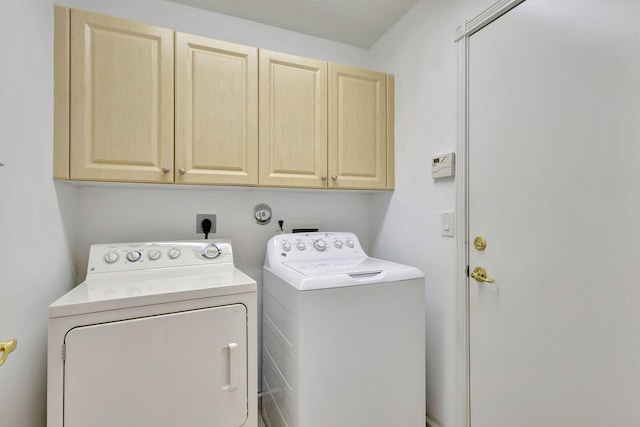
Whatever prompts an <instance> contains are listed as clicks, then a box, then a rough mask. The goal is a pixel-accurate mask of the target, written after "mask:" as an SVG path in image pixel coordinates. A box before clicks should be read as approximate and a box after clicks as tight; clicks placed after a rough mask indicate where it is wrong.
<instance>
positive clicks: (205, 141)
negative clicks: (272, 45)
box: [175, 33, 258, 185]
mask: <svg viewBox="0 0 640 427" xmlns="http://www.w3.org/2000/svg"><path fill="white" fill-rule="evenodd" d="M175 124H176V138H175V145H176V160H175V165H176V168H177V172H178V174H177V175H176V182H177V183H182V184H224V185H230V184H233V185H257V184H258V49H256V48H253V47H248V46H242V45H237V44H232V43H225V42H222V41H218V40H212V39H209V38H205V37H199V36H194V35H191V34H184V33H176V112H175Z"/></svg>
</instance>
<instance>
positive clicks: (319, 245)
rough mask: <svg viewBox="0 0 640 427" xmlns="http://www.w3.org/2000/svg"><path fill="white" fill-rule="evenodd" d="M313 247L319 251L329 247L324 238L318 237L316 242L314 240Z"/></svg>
mask: <svg viewBox="0 0 640 427" xmlns="http://www.w3.org/2000/svg"><path fill="white" fill-rule="evenodd" d="M313 247H314V248H316V250H318V251H324V250H325V249H327V242H325V241H324V240H322V239H318V240H316V241H315V242H313Z"/></svg>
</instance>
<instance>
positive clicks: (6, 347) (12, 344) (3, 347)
mask: <svg viewBox="0 0 640 427" xmlns="http://www.w3.org/2000/svg"><path fill="white" fill-rule="evenodd" d="M16 347H18V341H16V340H15V339H13V340H10V341H0V351H1V352H2V355H1V356H0V366H2V364H3V363H4V361H5V360H7V356H8V355H9V353H11V352H12V351H13V350H15V349H16Z"/></svg>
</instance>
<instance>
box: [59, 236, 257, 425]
mask: <svg viewBox="0 0 640 427" xmlns="http://www.w3.org/2000/svg"><path fill="white" fill-rule="evenodd" d="M87 270H88V273H87V277H86V280H85V281H84V282H83V283H81V284H80V285H78V286H77V287H75V288H74V289H73V290H71V291H70V292H68V293H67V294H65V295H64V296H62V297H61V298H60V299H58V300H57V301H55V302H54V303H53V304H51V306H50V307H49V344H48V381H47V382H48V384H47V426H49V427H87V426H91V427H112V426H118V427H144V426H153V427H175V426H189V427H205V426H206V427H211V426H217V427H237V426H246V427H257V417H258V414H257V407H258V404H257V382H258V381H257V356H256V355H257V348H256V347H257V344H256V343H257V331H256V329H257V324H256V313H257V311H256V282H255V281H254V280H253V279H251V278H250V277H249V276H247V275H246V274H244V273H242V272H241V271H239V270H238V269H236V268H235V266H234V263H233V252H232V247H231V243H230V242H229V241H228V240H208V241H179V242H152V243H124V244H101V245H93V246H91V251H90V254H89V265H88V269H87Z"/></svg>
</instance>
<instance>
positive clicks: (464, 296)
mask: <svg viewBox="0 0 640 427" xmlns="http://www.w3.org/2000/svg"><path fill="white" fill-rule="evenodd" d="M524 1H525V0H499V1H497V2H496V3H494V4H493V5H492V6H490V7H488V8H487V9H486V10H484V11H483V12H481V13H480V14H478V15H476V16H475V17H474V18H473V19H471V20H467V21H465V22H464V24H462V25H460V26H458V27H457V29H456V38H455V42H456V43H457V44H458V130H457V134H458V137H457V163H458V165H457V167H456V169H457V171H456V173H457V175H458V177H457V180H456V212H458V215H456V217H457V219H456V227H457V229H458V230H460V232H459V233H458V237H457V238H456V300H457V301H456V311H457V313H456V319H457V325H456V390H457V393H456V423H455V425H456V426H457V427H470V426H471V418H470V415H471V411H470V408H471V406H470V405H471V395H470V384H469V380H470V372H469V363H470V353H469V338H470V334H469V277H468V276H467V266H468V265H469V193H468V191H469V174H468V171H469V169H468V168H469V164H468V161H467V157H468V153H469V131H468V124H469V46H470V44H469V38H470V37H471V36H472V35H473V34H475V33H476V32H478V31H480V30H481V29H482V28H484V27H486V26H487V25H489V24H491V23H492V22H493V21H495V20H496V19H498V18H499V17H501V16H503V15H504V14H506V13H507V12H509V11H510V10H512V9H513V8H515V7H516V6H518V5H519V4H521V3H523V2H524Z"/></svg>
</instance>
